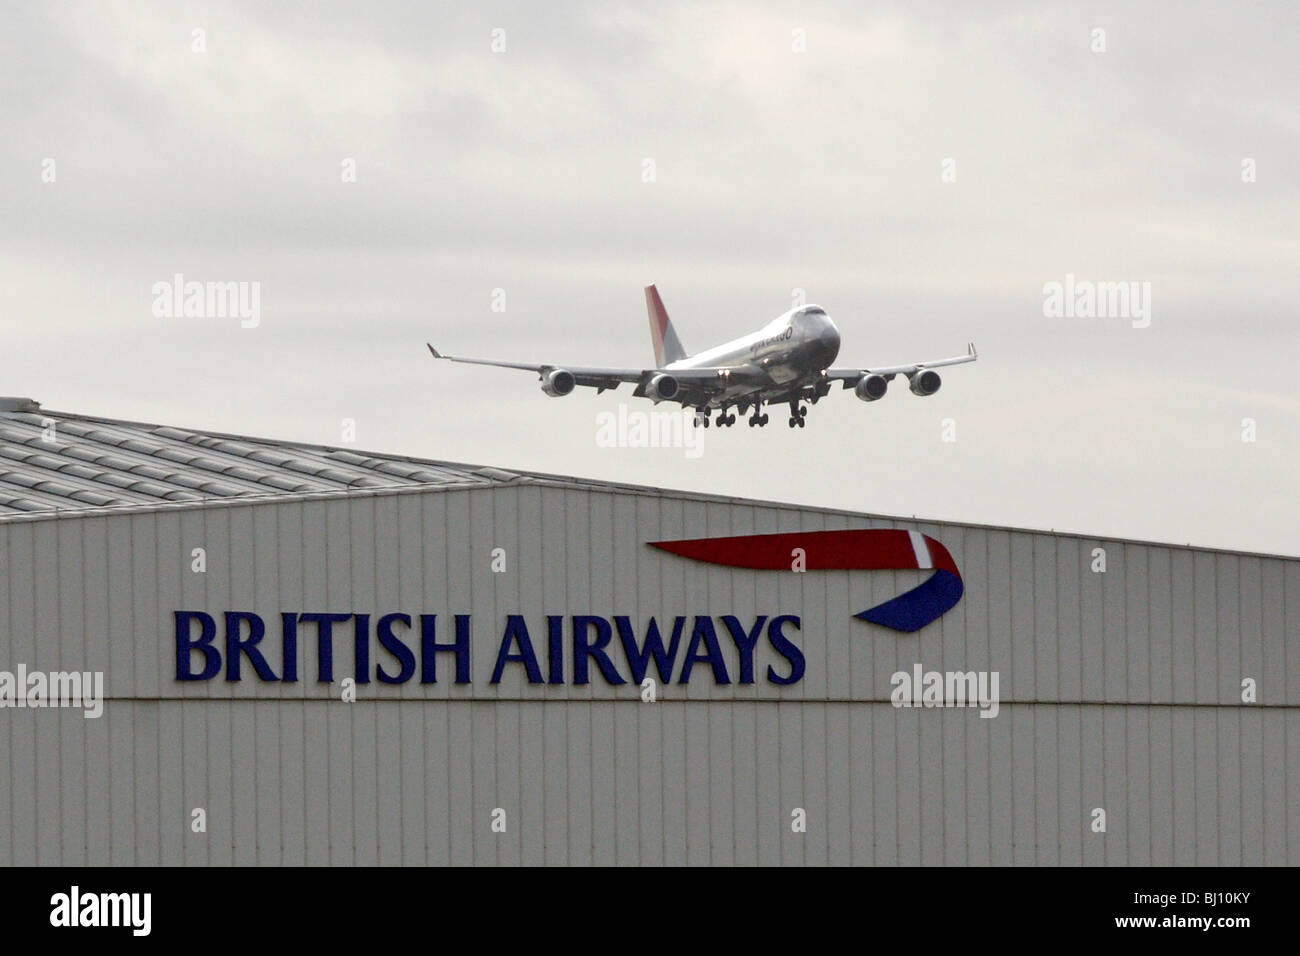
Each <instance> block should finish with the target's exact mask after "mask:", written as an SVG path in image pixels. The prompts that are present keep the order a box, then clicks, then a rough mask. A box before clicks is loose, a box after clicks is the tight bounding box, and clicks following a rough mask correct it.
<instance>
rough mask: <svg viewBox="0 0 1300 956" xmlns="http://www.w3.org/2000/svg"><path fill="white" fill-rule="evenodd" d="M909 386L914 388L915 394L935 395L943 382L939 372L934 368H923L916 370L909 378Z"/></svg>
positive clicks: (913, 392)
mask: <svg viewBox="0 0 1300 956" xmlns="http://www.w3.org/2000/svg"><path fill="white" fill-rule="evenodd" d="M908 383H909V384H908V386H907V387H908V388H910V389H911V390H912V394H913V395H920V396H923V397H924V396H926V395H933V394H934V393H935V392H937V391H939V386H940V385H942V384H943V382H942V380H941V379H940V378H939V373H938V372H936V371H935V370H934V369H932V368H923V369H921V370H920V371H919V372H915V373H913V374H912V375H911V377H910V378H908Z"/></svg>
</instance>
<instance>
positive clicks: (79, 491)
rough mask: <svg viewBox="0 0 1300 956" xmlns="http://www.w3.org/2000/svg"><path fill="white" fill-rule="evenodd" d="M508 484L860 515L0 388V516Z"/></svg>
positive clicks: (956, 523)
mask: <svg viewBox="0 0 1300 956" xmlns="http://www.w3.org/2000/svg"><path fill="white" fill-rule="evenodd" d="M51 423H52V425H53V427H52V428H51V427H50V426H51ZM517 483H529V484H543V485H551V486H558V487H565V488H588V489H599V490H602V491H615V490H617V491H622V492H630V493H636V494H650V495H669V496H672V497H676V498H689V499H692V500H694V501H730V502H738V501H742V502H744V503H746V504H756V505H757V504H762V505H771V506H774V507H780V508H788V509H793V510H796V511H802V510H811V511H816V512H818V513H821V514H843V515H851V516H853V517H859V518H860V517H868V515H865V514H863V513H861V512H851V511H844V510H842V509H838V508H814V507H810V506H806V505H795V504H790V503H788V502H776V501H757V500H754V499H750V498H743V499H742V498H737V497H735V496H732V495H718V494H704V493H701V492H694V491H672V490H665V489H662V488H653V487H648V486H645V485H631V484H626V483H622V482H616V481H599V480H595V479H587V478H573V477H569V476H566V475H550V474H544V473H542V472H530V471H521V470H518V469H510V470H506V469H503V468H492V467H484V466H481V465H467V464H460V463H456V462H446V461H431V460H428V459H423V458H409V457H406V456H404V455H386V454H381V453H378V452H369V451H360V450H354V449H348V448H337V447H333V446H330V445H311V444H304V443H302V442H292V441H278V440H275V439H270V438H250V437H247V436H244V435H230V434H226V433H223V432H214V431H207V430H195V429H188V428H174V427H172V426H170V425H154V424H148V423H145V422H132V421H122V420H120V419H114V418H101V417H99V416H97V415H80V414H75V413H70V412H56V411H52V410H50V409H45V408H42V407H41V405H40V403H39V402H36V401H33V400H32V399H30V398H6V397H3V396H0V523H3V522H5V521H6V520H16V521H26V520H33V519H41V518H53V517H60V516H66V517H76V516H81V515H88V514H93V513H102V512H104V511H105V510H110V511H111V510H114V509H128V510H133V511H140V510H153V509H154V508H158V507H185V506H186V505H189V506H191V507H193V506H196V505H199V506H201V505H205V504H206V505H207V506H211V505H213V504H237V503H243V502H245V501H248V502H251V501H253V500H271V499H277V498H278V499H283V498H286V497H295V498H301V497H318V496H332V495H339V494H348V493H351V494H357V493H361V494H367V493H369V494H375V493H379V494H385V493H392V492H394V491H398V492H400V491H402V490H404V489H409V490H415V489H418V488H426V489H427V488H443V489H450V488H466V487H470V488H473V487H481V488H488V487H492V486H501V485H513V484H517ZM870 517H875V518H885V519H890V520H897V521H908V520H909V516H907V515H886V514H879V513H873V514H872V515H870ZM910 520H911V521H913V522H916V521H921V522H924V523H928V524H942V525H950V526H956V527H967V528H989V529H992V530H998V531H1008V532H1023V533H1027V534H1052V535H1056V536H1057V537H1065V538H1082V539H1087V540H1090V541H1103V540H1105V541H1124V542H1126V543H1129V544H1139V545H1151V546H1154V547H1164V548H1178V549H1187V550H1193V551H1215V552H1220V553H1227V554H1241V555H1248V556H1253V557H1264V558H1281V559H1283V560H1288V561H1293V560H1297V559H1296V558H1295V557H1294V556H1287V555H1280V554H1264V553H1260V552H1251V551H1240V550H1235V549H1224V548H1204V547H1195V546H1193V545H1191V544H1174V543H1170V542H1161V541H1140V540H1134V539H1131V538H1120V537H1117V536H1115V535H1088V534H1080V533H1078V532H1070V531H1057V530H1056V529H1050V530H1047V529H1042V528H1037V529H1034V528H1007V527H998V526H994V525H985V524H979V523H975V522H969V521H952V520H948V519H942V518H939V519H936V518H922V517H918V516H917V515H911V516H910Z"/></svg>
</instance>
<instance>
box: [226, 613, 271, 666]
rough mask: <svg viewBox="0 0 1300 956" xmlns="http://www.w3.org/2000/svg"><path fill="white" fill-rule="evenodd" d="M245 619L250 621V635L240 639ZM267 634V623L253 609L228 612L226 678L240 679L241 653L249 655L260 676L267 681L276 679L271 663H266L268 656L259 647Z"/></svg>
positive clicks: (249, 660) (249, 659) (250, 661)
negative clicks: (264, 655) (263, 654)
mask: <svg viewBox="0 0 1300 956" xmlns="http://www.w3.org/2000/svg"><path fill="white" fill-rule="evenodd" d="M245 621H247V622H248V637H247V638H245V639H244V640H240V639H239V635H240V633H241V632H242V631H243V629H244V622H245ZM265 636H266V625H265V624H264V623H263V622H262V619H261V618H260V617H258V616H257V615H256V614H254V613H253V612H252V611H227V612H226V680H228V681H237V680H239V655H240V654H247V655H248V662H249V663H250V664H252V665H253V670H255V671H257V676H258V677H259V678H261V679H262V680H266V681H272V680H275V679H276V676H275V671H273V670H271V665H269V664H268V663H266V658H265V657H263V656H262V652H261V651H259V650H258V649H257V645H258V644H260V643H261V642H262V638H263V637H265Z"/></svg>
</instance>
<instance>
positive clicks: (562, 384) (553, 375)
mask: <svg viewBox="0 0 1300 956" xmlns="http://www.w3.org/2000/svg"><path fill="white" fill-rule="evenodd" d="M577 384H578V383H577V381H576V380H575V379H574V377H573V373H572V372H568V371H565V370H564V369H562V368H553V369H551V370H550V371H549V372H547V373H546V374H545V375H543V376H542V391H543V392H545V393H546V394H547V395H549V396H551V398H556V397H558V396H560V395H568V394H569V393H570V392H571V391H573V386H575V385H577Z"/></svg>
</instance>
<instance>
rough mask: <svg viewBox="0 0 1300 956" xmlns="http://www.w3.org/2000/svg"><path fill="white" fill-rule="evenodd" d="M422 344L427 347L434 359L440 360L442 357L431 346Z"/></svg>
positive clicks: (426, 343)
mask: <svg viewBox="0 0 1300 956" xmlns="http://www.w3.org/2000/svg"><path fill="white" fill-rule="evenodd" d="M424 344H425V345H428V346H429V351H430V352H431V353H432V354H433V357H434V358H442V355H441V354H440V353H439V352H438V350H437V349H435V348H434V347H433V346H432V345H429V343H428V342H425V343H424Z"/></svg>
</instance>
